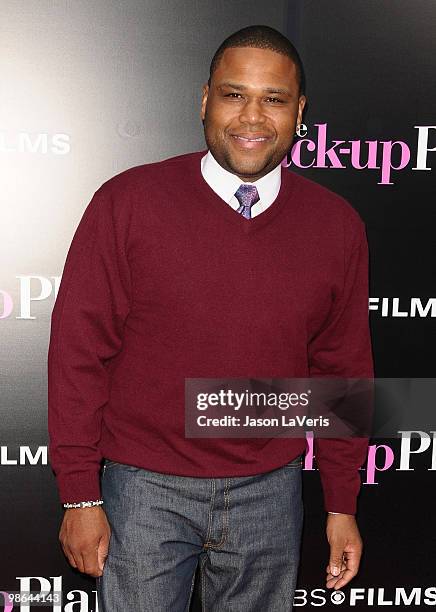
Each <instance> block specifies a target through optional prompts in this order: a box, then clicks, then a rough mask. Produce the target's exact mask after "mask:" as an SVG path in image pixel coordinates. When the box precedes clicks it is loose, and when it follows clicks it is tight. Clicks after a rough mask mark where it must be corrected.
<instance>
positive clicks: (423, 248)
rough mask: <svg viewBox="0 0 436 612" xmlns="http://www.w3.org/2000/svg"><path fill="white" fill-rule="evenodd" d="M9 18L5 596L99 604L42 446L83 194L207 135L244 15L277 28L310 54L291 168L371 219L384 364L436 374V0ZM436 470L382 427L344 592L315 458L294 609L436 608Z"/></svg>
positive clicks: (173, 5) (236, 1) (408, 439)
mask: <svg viewBox="0 0 436 612" xmlns="http://www.w3.org/2000/svg"><path fill="white" fill-rule="evenodd" d="M0 15H1V19H0V41H1V47H0V48H1V53H0V67H1V77H2V78H1V83H0V92H1V96H0V107H1V124H0V181H1V182H0V184H1V190H0V203H1V217H0V219H1V223H0V253H1V266H0V337H1V345H0V382H1V394H0V423H1V425H0V432H1V436H0V611H3V610H4V611H11V610H18V609H21V610H23V611H28V610H29V611H30V610H32V609H33V608H32V606H30V605H29V606H28V607H26V606H24V605H21V607H20V606H19V605H15V606H14V607H11V605H10V604H8V603H7V601H8V596H7V594H8V593H11V592H17V591H19V590H20V589H22V590H32V591H38V590H40V589H41V588H51V589H52V591H53V592H56V591H57V592H59V591H62V593H63V603H62V605H61V606H57V607H56V605H53V606H51V607H50V606H49V607H48V609H52V610H53V611H54V612H97V610H98V602H97V601H96V593H95V582H94V580H93V579H92V578H90V577H87V576H84V575H82V574H80V573H78V572H77V571H75V570H73V569H71V568H70V566H69V564H68V563H67V561H66V559H65V558H64V556H63V553H62V551H61V549H60V545H59V542H58V531H59V526H60V523H61V519H62V512H63V511H62V508H61V506H60V504H59V500H58V496H57V490H56V485H55V480H54V476H53V474H52V471H51V468H50V466H49V465H48V462H47V440H48V437H47V392H46V385H47V376H46V358H47V347H48V339H49V328H50V315H51V310H52V307H53V303H54V299H55V297H56V293H57V289H58V287H59V282H60V278H61V275H62V269H63V264H64V261H65V257H66V253H67V250H68V247H69V244H70V242H71V239H72V236H73V233H74V230H75V228H76V226H77V224H78V222H79V220H80V217H81V215H82V214H83V211H84V209H85V207H86V205H87V204H88V202H89V200H90V199H91V197H92V195H93V193H94V192H95V190H96V189H97V188H98V187H99V186H100V185H101V184H102V183H103V182H104V181H106V180H107V179H108V178H110V177H111V176H113V175H114V174H116V173H118V172H121V171H122V170H124V169H126V168H128V167H131V166H135V165H138V164H141V163H146V162H151V161H156V160H159V159H164V158H166V157H171V156H173V155H177V154H180V153H183V152H188V151H194V150H199V149H202V148H204V140H203V135H202V126H201V122H200V118H199V105H200V97H201V86H202V84H203V83H204V82H205V81H206V80H207V77H208V66H209V62H210V59H211V57H212V54H213V52H214V51H215V49H216V47H217V46H218V45H219V44H220V42H221V41H222V40H223V39H224V38H225V37H226V36H227V35H228V34H230V33H231V32H233V31H235V30H237V29H239V28H240V27H244V26H246V25H250V24H255V23H264V24H267V25H271V26H273V27H275V28H277V29H279V30H281V31H282V32H284V33H286V34H287V35H288V36H289V37H290V38H291V40H292V41H293V42H294V43H295V44H296V46H297V48H298V49H299V50H300V54H301V57H302V59H303V62H304V65H305V69H306V79H307V96H308V105H307V112H306V114H305V119H304V122H305V124H304V126H303V129H302V130H301V131H300V135H299V136H298V137H297V138H296V139H295V143H294V147H293V149H292V151H291V152H290V153H289V156H288V163H289V168H290V169H291V170H293V171H295V172H298V173H301V174H303V175H305V176H308V177H309V178H312V179H314V180H315V181H317V182H319V183H322V184H323V185H326V186H327V187H329V188H330V189H332V190H333V191H336V192H338V193H340V194H341V195H343V196H344V197H345V198H347V199H348V201H349V202H350V203H351V204H352V205H353V206H354V207H355V208H356V209H357V210H358V211H359V213H360V215H361V216H362V218H363V220H364V221H365V222H366V224H367V234H368V241H369V247H370V256H371V275H370V295H371V297H370V302H369V305H368V307H369V315H370V320H371V328H372V336H373V346H374V358H375V365H376V376H377V377H393V378H409V377H415V378H425V377H427V378H432V377H433V376H434V370H435V365H434V364H435V358H434V357H433V350H432V349H433V346H432V343H433V339H434V338H435V333H434V327H435V317H436V291H435V280H436V273H435V264H434V254H435V242H436V240H435V237H434V230H435V221H436V212H435V211H436V207H435V206H434V190H435V172H436V169H435V170H433V168H434V167H435V166H436V116H435V107H436V85H435V79H434V71H435V57H436V44H435V36H434V24H435V23H436V4H435V3H434V2H432V1H431V0H415V1H412V0H397V2H389V1H388V0H380V1H377V2H376V1H375V0H355V1H354V2H351V3H350V2H348V1H347V0H335V1H334V2H329V3H327V2H319V1H314V0H304V1H303V0H302V1H297V0H289V1H288V2H286V1H285V0H283V1H282V0H280V1H274V2H264V1H262V0H256V1H254V0H232V1H231V0H226V1H221V2H213V1H212V0H204V1H203V2H197V1H195V0H188V1H186V0H185V2H183V3H180V2H176V1H175V0H170V1H169V2H161V1H160V0H142V1H140V0H136V1H134V0H126V1H125V2H122V3H119V2H114V1H111V2H107V1H106V0H96V1H94V2H86V1H85V0H75V1H74V2H68V1H67V0H58V1H49V0H26V1H15V0H5V1H3V2H2V3H1V7H0ZM435 470H436V434H435V433H434V432H432V431H430V430H426V429H425V428H424V427H423V428H421V429H418V430H416V431H413V432H411V431H403V432H402V433H401V434H400V433H399V434H398V437H396V438H393V437H390V438H387V439H378V438H377V439H372V440H371V445H370V449H369V454H368V461H367V462H366V464H365V465H364V466H363V467H362V470H361V476H362V490H361V494H360V499H359V515H358V520H359V526H360V528H361V533H362V536H363V538H364V541H365V552H364V556H363V559H362V564H361V570H360V573H359V575H358V576H357V577H356V578H355V579H354V580H353V581H352V583H351V584H350V585H347V587H345V588H344V589H343V591H341V592H339V593H332V591H330V590H327V589H326V588H325V584H324V583H325V578H324V577H325V566H326V565H327V561H328V545H327V541H326V537H325V513H324V510H323V501H322V492H321V485H320V480H319V474H318V472H317V470H316V460H315V461H314V462H311V461H307V463H306V466H305V471H304V498H305V526H304V535H303V547H302V563H301V571H300V576H299V582H298V588H297V592H296V597H295V608H296V609H298V607H302V608H305V607H306V608H310V609H311V608H312V607H318V606H320V607H323V608H324V609H337V606H338V605H339V606H342V609H354V607H360V608H361V609H366V608H368V609H373V608H375V607H381V606H386V605H389V606H391V607H393V608H398V609H401V608H403V607H404V608H405V607H408V608H409V607H414V608H415V609H418V610H422V609H424V608H426V607H427V606H432V605H433V606H434V605H436V573H435V569H434V568H435V565H436V555H435V553H434V550H435V543H436V542H435V535H434V527H435V521H434V512H433V505H432V501H431V500H432V491H433V486H432V485H433V483H434V472H435ZM192 609H193V610H197V609H198V610H199V609H200V601H199V593H198V588H196V589H195V597H194V601H193V605H192ZM114 612H115V611H114ZM116 612H118V611H116ZM129 612H130V611H129ZM132 612H133V611H132ZM135 612H136V611H135ZM259 612H264V611H259ZM265 612H266V611H265Z"/></svg>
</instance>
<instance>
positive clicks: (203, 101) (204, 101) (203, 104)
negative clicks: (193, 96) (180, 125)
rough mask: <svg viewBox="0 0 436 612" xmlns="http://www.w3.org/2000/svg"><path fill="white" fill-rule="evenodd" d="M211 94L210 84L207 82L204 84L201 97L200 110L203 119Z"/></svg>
mask: <svg viewBox="0 0 436 612" xmlns="http://www.w3.org/2000/svg"><path fill="white" fill-rule="evenodd" d="M208 95H209V85H208V84H207V83H205V84H204V85H203V93H202V97H201V111H200V117H201V120H202V121H204V118H205V116H206V105H207V97H208Z"/></svg>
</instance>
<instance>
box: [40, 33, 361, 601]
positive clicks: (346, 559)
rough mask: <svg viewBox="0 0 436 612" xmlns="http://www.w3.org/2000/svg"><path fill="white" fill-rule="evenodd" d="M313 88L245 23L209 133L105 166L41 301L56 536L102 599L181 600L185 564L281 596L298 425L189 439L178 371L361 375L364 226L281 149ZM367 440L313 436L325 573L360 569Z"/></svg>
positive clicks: (215, 92) (216, 592) (289, 584)
mask: <svg viewBox="0 0 436 612" xmlns="http://www.w3.org/2000/svg"><path fill="white" fill-rule="evenodd" d="M305 102H306V98H305V96H304V90H303V69H302V65H301V60H300V58H299V56H298V53H297V51H296V50H295V48H294V47H293V46H292V44H291V43H290V42H289V40H288V39H286V38H285V37H284V36H282V35H281V34H280V33H279V32H277V31H276V30H274V29H272V28H269V27H266V26H251V27H248V28H244V29H243V30H240V31H238V32H236V33H235V34H233V35H232V36H230V37H229V38H227V39H226V40H225V41H224V42H223V43H222V45H221V46H220V48H219V49H218V50H217V52H216V54H215V56H214V58H213V60H212V63H211V68H210V78H209V81H208V83H207V84H205V85H204V88H203V98H202V105H201V119H202V121H203V125H204V133H205V139H206V142H207V147H208V151H202V152H198V153H191V154H186V155H181V156H178V157H175V158H171V159H169V160H166V161H163V162H158V163H154V164H146V165H142V166H138V167H135V168H131V169H129V170H126V171H125V172H122V173H121V174H119V175H117V176H115V177H113V178H112V179H110V180H109V181H107V182H106V183H104V184H103V185H102V186H101V187H100V188H99V189H98V190H97V192H96V193H95V194H94V197H93V198H92V200H91V203H90V204H89V206H88V207H87V209H86V210H85V213H84V215H83V218H82V220H81V222H80V224H79V227H78V228H77V231H76V234H75V236H74V239H73V242H72V245H71V247H70V250H69V252H68V256H67V260H66V263H65V268H64V272H63V277H62V282H61V286H60V289H59V294H58V297H57V300H56V304H55V307H54V310H53V315H52V330H51V339H50V349H49V431H50V447H49V450H50V459H51V464H52V466H53V468H54V471H55V473H56V476H57V479H58V486H59V491H60V497H61V501H62V502H63V503H64V504H65V503H66V504H67V506H68V504H69V505H70V506H72V507H70V508H68V509H67V510H66V512H65V516H64V519H63V523H62V527H61V532H60V540H61V542H62V546H63V550H64V551H65V554H66V556H67V558H68V560H69V562H70V563H71V565H72V566H73V567H76V568H78V569H79V570H80V571H81V572H86V573H88V574H90V575H92V576H96V577H97V584H98V593H99V598H100V599H99V601H100V605H101V606H102V608H103V610H105V611H111V612H112V611H118V610H121V609H123V610H124V609H128V610H140V611H146V610H153V611H158V610H171V611H172V612H177V611H182V610H187V609H188V607H189V602H190V598H191V594H192V587H193V584H194V574H195V569H196V566H197V564H198V563H200V566H201V567H200V569H201V586H202V599H203V606H204V609H205V610H208V612H212V611H219V612H224V611H225V610H232V611H238V610H248V611H252V612H254V611H256V612H263V611H285V610H286V611H287V610H291V609H292V599H293V594H294V589H295V583H296V578H297V569H298V563H299V548H300V540H301V529H302V520H303V508H302V495H301V477H302V472H301V470H302V463H301V456H302V453H303V452H304V450H305V446H306V441H305V440H304V439H291V438H287V439H284V438H275V439H268V438H251V439H249V438H245V439H244V438H238V439H226V438H221V439H188V438H185V436H184V383H185V379H186V378H219V377H235V378H236V377H259V378H260V377H267V378H268V377H273V378H274V377H301V378H304V377H308V376H315V377H323V376H326V377H331V376H333V377H335V376H337V377H355V378H358V377H371V376H372V357H371V346H370V336H369V330H368V286H367V284H368V278H367V276H368V253H367V244H366V238H365V230H364V225H363V223H362V221H361V220H360V218H359V216H358V214H357V213H356V212H355V211H354V210H353V209H352V207H351V206H350V205H349V204H348V203H347V202H346V201H345V200H344V199H343V198H341V197H340V196H338V195H336V194H334V193H332V192H331V191H329V190H327V189H326V188H324V187H321V186H320V185H317V184H316V183H314V182H313V181H310V180H308V179H306V178H303V177H300V176H298V175H296V174H294V173H293V172H290V171H289V170H287V169H285V168H284V167H283V166H282V165H281V162H282V160H283V159H284V158H285V156H286V154H287V152H288V151H289V149H290V147H291V145H292V140H293V136H294V133H295V129H296V126H297V125H298V124H300V123H301V121H302V114H303V110H304V106H305ZM367 444H368V440H367V438H354V439H352V440H345V439H315V452H316V459H317V464H318V467H319V470H320V475H321V482H322V486H323V492H324V499H325V509H326V511H327V512H328V516H327V525H326V531H327V538H328V541H329V543H330V559H329V563H328V565H327V567H326V573H327V575H326V584H327V587H329V588H335V589H339V588H341V587H343V586H344V585H345V584H347V583H348V582H349V581H350V580H351V578H352V577H353V576H355V575H356V573H357V570H358V567H359V561H360V556H361V551H362V542H361V538H360V535H359V531H358V527H357V524H356V519H355V513H356V499H357V495H358V492H359V488H360V477H359V472H358V468H359V467H360V466H361V465H362V463H363V462H364V460H365V456H366V451H367ZM102 458H105V462H104V466H103V474H102V477H101V481H100V477H99V469H100V463H101V460H102ZM83 502H85V503H83ZM86 502H89V503H88V504H87V503H86ZM102 502H103V505H102ZM75 506H77V507H75Z"/></svg>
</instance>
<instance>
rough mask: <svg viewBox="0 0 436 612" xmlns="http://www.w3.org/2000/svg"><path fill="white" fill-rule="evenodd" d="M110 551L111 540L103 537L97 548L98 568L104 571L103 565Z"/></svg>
mask: <svg viewBox="0 0 436 612" xmlns="http://www.w3.org/2000/svg"><path fill="white" fill-rule="evenodd" d="M108 552H109V541H108V540H107V539H106V538H102V539H101V540H100V543H99V545H98V549H97V561H98V568H99V569H100V570H101V571H103V567H104V564H105V561H106V557H107V556H108Z"/></svg>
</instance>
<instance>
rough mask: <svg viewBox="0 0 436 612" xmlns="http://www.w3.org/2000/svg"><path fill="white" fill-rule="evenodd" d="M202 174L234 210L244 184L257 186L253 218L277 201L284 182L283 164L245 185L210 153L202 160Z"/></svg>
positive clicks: (252, 211) (252, 212)
mask: <svg viewBox="0 0 436 612" xmlns="http://www.w3.org/2000/svg"><path fill="white" fill-rule="evenodd" d="M201 174H202V175H203V178H204V180H205V181H206V183H207V184H208V185H209V187H210V188H211V189H213V191H215V193H216V194H218V195H219V197H220V198H222V199H223V200H224V202H226V203H227V204H229V205H230V206H231V207H232V208H233V209H234V210H237V209H238V208H239V206H240V203H239V201H238V200H237V199H236V198H235V192H236V191H237V190H238V188H239V187H240V186H241V185H242V184H248V185H256V188H257V193H258V194H259V201H258V202H256V203H255V204H253V206H252V207H251V216H252V217H255V216H256V215H259V214H260V213H261V212H263V211H264V210H266V209H267V208H268V206H271V204H272V203H273V202H274V200H275V199H276V197H277V195H278V193H279V191H280V184H281V180H282V174H281V164H279V165H278V166H276V167H275V168H274V169H273V170H271V172H268V174H265V176H263V177H262V178H260V179H259V180H257V181H254V182H252V183H245V181H241V179H240V178H239V177H238V176H236V174H232V173H231V172H229V171H228V170H226V169H225V168H223V167H222V166H220V164H219V163H218V162H217V161H216V159H215V158H214V156H213V155H212V153H211V152H210V151H208V152H207V153H206V155H204V157H202V158H201Z"/></svg>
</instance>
